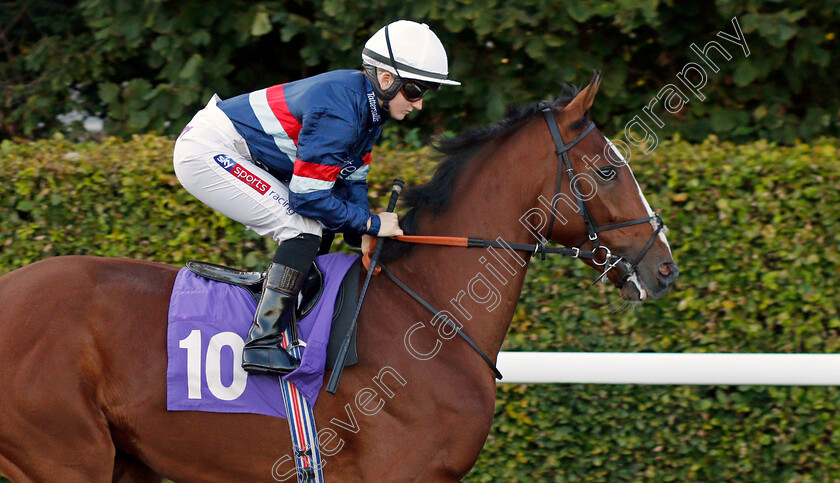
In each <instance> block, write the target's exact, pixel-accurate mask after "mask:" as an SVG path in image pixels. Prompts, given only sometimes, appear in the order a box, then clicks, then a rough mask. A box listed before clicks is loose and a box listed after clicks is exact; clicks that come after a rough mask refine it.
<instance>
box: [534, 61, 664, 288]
mask: <svg viewBox="0 0 840 483" xmlns="http://www.w3.org/2000/svg"><path fill="white" fill-rule="evenodd" d="M600 82H601V74H600V72H596V73H595V76H594V77H593V79H592V82H590V84H589V85H588V86H587V87H586V88H585V89H583V90H582V91H580V92H579V93H578V94H577V95H576V96H575V97H574V99H572V100H571V101H570V102H569V103H568V104H566V105H565V107H562V106H558V107H554V108H553V109H552V111H551V114H552V116H551V118H553V120H555V121H556V124H557V127H558V128H559V132H555V133H553V135H552V138H554V144H553V146H552V147H553V148H555V149H552V151H556V152H558V153H559V154H557V155H553V156H550V158H551V161H547V162H553V164H554V166H553V169H551V170H549V171H548V172H550V173H552V175H550V176H546V180H545V187H544V188H543V190H542V192H543V195H542V199H541V200H540V201H541V204H542V206H544V207H546V208H547V206H549V205H552V206H554V212H553V214H552V213H548V210H547V209H546V213H547V215H548V216H549V217H551V216H552V215H553V216H554V220H551V219H549V220H548V223H545V224H546V225H547V227H546V231H547V232H549V233H550V235H549V236H550V238H551V239H552V240H553V241H556V242H558V243H562V244H564V245H566V246H570V247H574V246H580V248H581V249H584V250H595V255H596V256H595V258H594V259H591V260H586V263H588V264H589V265H591V266H593V267H594V268H596V269H598V270H599V271H600V272H602V273H603V276H604V277H605V278H609V280H610V281H612V282H613V283H615V284H616V285H617V286H619V287H620V290H621V295H622V297H624V298H626V299H628V300H645V299H647V298H652V299H656V298H659V297H662V296H664V295H665V294H666V293H667V292H668V290H669V288H670V286H671V284H672V283H673V282H674V280H676V278H677V275H678V274H679V270H678V268H677V265H676V264H675V263H674V259H673V256H672V254H671V248H670V247H669V245H668V240H667V239H666V238H665V233H666V231H667V230H666V229H665V227H664V225H663V224H662V220H661V219H660V218H659V216H658V215H656V214H655V213H654V212H653V210H652V209H651V207H650V205H649V204H648V202H647V200H646V199H645V196H644V194H643V193H642V190H641V188H640V187H639V184H638V183H637V182H636V178H635V177H634V176H633V172H632V171H631V170H630V166H629V164H628V163H627V162H626V161H625V156H623V155H622V154H621V151H622V150H621V149H617V148H616V146H615V145H614V144H613V143H611V142H610V141H608V140H607V139H606V138H605V137H604V135H603V134H601V133H600V131H598V129H597V128H595V127H594V124H593V123H592V121H590V120H589V116H588V112H589V108H590V107H591V106H592V102H593V101H594V99H595V94H596V93H597V92H598V86H599V84H600ZM548 119H549V117H547V119H546V120H548ZM548 132H549V130H548V129H546V133H548ZM557 134H559V136H557ZM558 138H559V139H558ZM546 139H547V142H551V141H549V140H548V139H551V138H548V136H546ZM628 154H629V153H628ZM558 166H559V170H560V173H559V175H560V177H556V175H557V174H558V172H557V169H558ZM558 183H559V188H558ZM581 243H582V245H581ZM610 267H612V268H610ZM605 270H606V272H605Z"/></svg>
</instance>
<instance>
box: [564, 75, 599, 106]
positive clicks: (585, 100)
mask: <svg viewBox="0 0 840 483" xmlns="http://www.w3.org/2000/svg"><path fill="white" fill-rule="evenodd" d="M600 85H601V71H600V70H596V71H595V73H594V74H593V75H592V81H591V82H589V85H588V86H586V88H585V89H583V90H582V91H580V92H578V94H577V95H576V96H575V98H574V99H572V101H571V102H570V103H569V104H567V105H566V107H565V108H564V109H563V110H564V111H571V112H574V113H576V114H577V115H578V116H579V117H583V114H584V113H585V112H586V111H588V110H589V108H590V107H592V102H593V101H594V100H595V94H597V93H598V86H600Z"/></svg>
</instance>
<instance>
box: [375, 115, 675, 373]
mask: <svg viewBox="0 0 840 483" xmlns="http://www.w3.org/2000/svg"><path fill="white" fill-rule="evenodd" d="M542 113H543V116H544V117H545V121H546V123H547V124H548V129H549V131H550V132H551V139H552V140H553V141H554V146H555V154H556V155H557V183H556V185H555V192H554V197H553V198H552V204H551V218H550V219H549V222H548V230H547V231H546V235H545V236H541V237H540V238H541V239H540V240H539V241H538V243H508V242H505V241H504V240H501V239H498V238H497V239H496V240H487V239H483V238H468V237H453V236H430V235H399V236H396V237H394V238H395V239H396V240H398V241H401V242H406V243H415V244H422V245H438V246H451V247H462V248H486V247H493V248H504V249H512V250H517V251H524V252H528V253H531V254H533V255H536V254H538V253H539V254H541V256H542V259H543V260H545V256H546V255H547V254H556V255H563V256H568V257H571V258H582V259H588V260H592V263H594V264H595V265H597V266H601V267H604V272H603V273H601V275H600V276H598V278H596V279H595V282H593V285H595V284H596V283H598V282H599V281H601V280H604V277H606V276H607V273H609V271H610V270H612V269H613V268H615V267H616V266H617V265H618V264H619V263H623V266H624V267H625V269H626V271H625V272H624V275H622V276H621V278H620V279H619V280H618V282H616V283H615V286H616V287H618V288H621V287H623V286H624V285H625V284H626V283H627V282H628V281H629V280H630V277H632V276H633V275H634V274H635V273H636V271H637V269H638V267H639V264H640V263H641V262H642V260H643V259H644V258H645V256H646V255H647V253H648V251H649V250H650V248H651V247H652V246H653V242H654V241H655V240H656V237H657V236H658V235H659V233H660V232H662V231H663V230H666V233H667V228H666V227H665V224H664V223H663V222H662V218H660V216H659V215H658V214H656V213H653V214H651V216H648V217H646V218H639V219H636V220H629V221H622V222H619V223H614V224H612V225H605V226H600V227H599V226H598V224H597V223H596V222H595V219H594V218H593V217H592V213H591V212H590V211H589V207H588V206H587V205H586V201H584V199H583V197H582V196H581V195H580V190H579V189H578V181H577V180H576V179H575V171H574V169H573V168H572V163H571V161H570V160H569V155H568V151H569V150H570V149H572V148H573V147H574V146H575V145H577V144H578V143H579V142H580V141H582V140H583V139H584V138H585V137H586V136H587V135H589V133H590V132H592V130H593V129H595V123H594V122H590V123H589V125H588V126H587V127H586V129H584V130H583V132H582V133H580V134H579V135H578V136H577V137H576V138H575V139H573V140H572V141H571V142H570V143H568V144H565V143H564V141H563V136H562V135H561V134H560V129H559V128H558V126H557V121H556V120H555V119H554V115H553V114H552V110H551V108H549V107H546V108H544V109H542ZM563 171H566V173H568V175H569V179H570V181H571V185H572V190H573V191H574V195H575V198H577V200H578V212H579V213H580V214H581V216H582V217H583V221H584V224H585V225H586V231H587V237H586V238H584V239H583V240H582V241H581V242H580V243H578V244H577V245H576V246H574V247H571V248H567V247H562V246H561V247H553V246H548V242H549V237H550V236H551V231H552V230H553V228H554V220H555V219H556V218H557V216H558V215H559V214H558V213H557V210H556V208H555V206H556V203H557V202H556V201H553V200H554V198H558V196H557V195H558V194H560V190H561V188H562V181H563ZM558 200H559V198H558ZM642 223H650V224H651V226H653V228H654V230H653V234H652V235H651V237H650V239H648V241H647V243H646V244H645V246H644V248H643V249H642V251H641V252H640V253H639V256H638V258H636V261H635V262H633V263H630V262H629V261H627V260H625V259H624V257H621V256H617V255H613V254H612V252H611V251H610V249H609V248H608V247H606V246H605V245H601V244H600V242H599V239H598V234H599V233H602V232H605V231H609V230H617V229H620V228H626V227H628V226H634V225H640V224H642ZM587 241H588V242H591V243H592V246H593V249H592V250H582V249H581V247H582V246H583V245H584V244H585V243H586V242H587ZM598 250H601V251H603V255H604V259H603V261H602V262H599V261H598V258H597V257H596V254H597V253H598ZM362 260H363V263H364V265H365V267H367V268H368V269H370V267H369V263H370V258H369V256H368V254H365V255H364V256H363V258H362ZM380 267H381V269H382V270H384V271H385V274H386V275H387V276H388V278H390V279H391V280H392V281H393V282H394V283H395V284H396V285H397V286H398V287H400V288H401V289H403V290H404V291H405V292H406V293H407V294H408V295H410V296H411V297H412V298H414V299H415V300H416V301H417V302H419V303H420V304H421V305H422V306H423V307H425V308H426V309H428V310H429V311H430V312H432V313H433V314H435V315H437V316H440V317H441V318H442V319H443V321H444V322H445V323H446V324H447V325H448V326H450V327H452V329H453V330H455V332H456V333H457V334H458V335H459V336H460V337H461V338H462V339H464V340H465V341H466V342H467V344H469V345H470V347H472V348H473V349H474V350H475V351H476V352H477V353H478V355H480V356H481V358H482V359H484V361H485V362H486V363H487V365H488V366H490V369H492V370H493V373H494V374H495V375H496V379H502V374H501V373H500V372H499V369H498V368H497V367H496V365H495V364H494V363H493V361H492V360H491V359H490V357H488V356H487V354H486V353H485V352H484V351H482V350H481V348H480V347H478V345H476V343H475V342H474V341H473V340H472V339H471V338H470V337H469V336H468V335H467V334H466V333H464V331H462V330H461V329H460V327H458V326H457V325H456V324H455V323H454V322H452V321H451V320H449V318H448V317H446V316H443V315H442V314H441V311H439V310H436V309H435V308H434V307H432V306H431V305H430V304H429V303H428V302H426V301H425V300H423V298H421V297H420V296H419V295H417V294H416V293H415V292H414V291H412V290H411V289H410V288H409V287H408V286H407V285H405V284H404V283H402V282H401V281H400V280H399V279H397V278H396V277H395V276H394V274H393V273H391V271H390V270H388V268H387V267H385V266H384V265H382V264H380V265H379V266H378V267H375V269H374V275H375V274H376V273H378V271H379V269H380Z"/></svg>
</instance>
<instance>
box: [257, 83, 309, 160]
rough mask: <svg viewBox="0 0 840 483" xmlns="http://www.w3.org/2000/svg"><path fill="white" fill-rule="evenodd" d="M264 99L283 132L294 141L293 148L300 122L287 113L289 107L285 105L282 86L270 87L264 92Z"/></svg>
mask: <svg viewBox="0 0 840 483" xmlns="http://www.w3.org/2000/svg"><path fill="white" fill-rule="evenodd" d="M265 97H266V99H267V100H268V107H270V108H271V112H273V113H274V117H276V118H277V120H278V121H280V125H281V126H283V130H284V131H286V134H288V135H289V137H290V138H291V139H292V141H294V143H295V146H297V143H298V134H299V133H300V127H301V126H300V122H299V121H298V120H297V119H296V118H295V116H293V115H292V113H291V111H289V106H288V104H286V96H285V94H284V93H283V86H282V85H279V86H272V87H269V88H268V89H266V90H265Z"/></svg>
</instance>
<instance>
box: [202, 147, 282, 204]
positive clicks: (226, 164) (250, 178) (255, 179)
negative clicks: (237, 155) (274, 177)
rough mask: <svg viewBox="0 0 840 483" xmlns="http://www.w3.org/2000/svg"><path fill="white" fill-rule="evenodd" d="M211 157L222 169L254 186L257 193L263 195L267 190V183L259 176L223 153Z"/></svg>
mask: <svg viewBox="0 0 840 483" xmlns="http://www.w3.org/2000/svg"><path fill="white" fill-rule="evenodd" d="M213 159H214V160H215V161H216V164H218V165H219V166H221V167H222V169H224V170H225V171H227V172H228V173H230V174H232V175H234V176H236V177H237V178H238V179H239V180H240V181H242V182H243V183H245V184H247V185H248V186H250V187H251V188H254V189H255V190H256V191H257V192H258V193H259V194H261V195H264V194H265V193H266V192H267V191H268V188H269V185H268V183H266V182H265V181H263V180H262V179H260V178H259V176H257V175H255V174H253V173H251V172H250V171H248V170H247V169H245V168H243V167H242V166H241V165H240V164H239V163H237V162H236V161H234V160H232V159H230V157H228V156H226V155H224V154H217V155H216V156H213Z"/></svg>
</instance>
